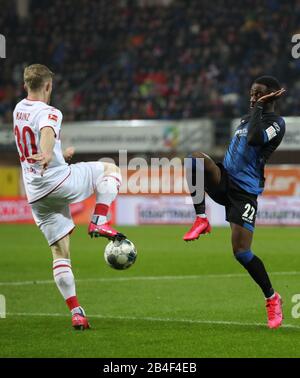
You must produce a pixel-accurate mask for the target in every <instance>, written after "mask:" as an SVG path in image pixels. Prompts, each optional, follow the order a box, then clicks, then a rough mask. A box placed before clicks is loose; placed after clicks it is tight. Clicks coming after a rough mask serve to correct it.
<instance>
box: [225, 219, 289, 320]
mask: <svg viewBox="0 0 300 378" xmlns="http://www.w3.org/2000/svg"><path fill="white" fill-rule="evenodd" d="M230 225H231V230H232V247H233V252H234V255H235V258H236V259H237V261H238V262H239V263H240V264H241V265H242V266H243V267H244V268H245V269H246V270H247V271H248V273H249V274H250V276H251V277H252V278H253V280H254V281H255V282H256V283H257V284H258V285H259V287H260V288H261V290H262V291H263V293H264V296H265V299H266V309H267V316H268V327H269V328H278V327H279V326H280V325H281V323H282V320H283V313H282V299H281V297H280V295H279V294H278V293H276V292H275V290H274V289H273V287H272V284H271V281H270V278H269V276H268V273H267V271H266V268H265V266H264V264H263V262H262V261H261V259H260V258H259V257H257V256H255V255H254V254H253V252H252V251H251V243H252V237H253V234H252V232H251V231H249V230H247V229H245V228H243V227H241V226H239V225H237V224H234V223H231V224H230Z"/></svg>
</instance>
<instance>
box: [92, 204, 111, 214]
mask: <svg viewBox="0 0 300 378" xmlns="http://www.w3.org/2000/svg"><path fill="white" fill-rule="evenodd" d="M108 209H109V206H108V205H105V204H104V203H96V206H95V210H94V215H102V216H104V217H106V216H107V213H108Z"/></svg>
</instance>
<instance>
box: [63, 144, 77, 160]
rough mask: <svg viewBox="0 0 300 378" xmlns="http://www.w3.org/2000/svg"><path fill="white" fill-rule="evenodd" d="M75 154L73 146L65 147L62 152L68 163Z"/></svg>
mask: <svg viewBox="0 0 300 378" xmlns="http://www.w3.org/2000/svg"><path fill="white" fill-rule="evenodd" d="M74 154H75V148H74V147H73V146H71V147H67V148H66V149H65V151H64V153H63V155H64V159H65V161H66V162H67V163H68V162H69V161H70V160H71V159H72V157H73V155H74Z"/></svg>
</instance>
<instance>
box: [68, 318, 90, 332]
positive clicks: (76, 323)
mask: <svg viewBox="0 0 300 378" xmlns="http://www.w3.org/2000/svg"><path fill="white" fill-rule="evenodd" d="M72 326H73V328H74V329H76V330H77V331H84V330H85V329H89V328H90V324H89V322H88V320H87V318H86V317H85V316H83V315H81V314H74V315H72Z"/></svg>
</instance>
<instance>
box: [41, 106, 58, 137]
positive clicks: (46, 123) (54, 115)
mask: <svg viewBox="0 0 300 378" xmlns="http://www.w3.org/2000/svg"><path fill="white" fill-rule="evenodd" d="M61 122H62V113H61V111H60V110H58V109H56V108H48V109H44V110H42V111H41V112H40V115H39V119H38V129H39V131H41V130H42V129H43V128H44V127H51V128H52V129H53V131H54V134H55V137H56V138H58V137H59V132H60V128H61Z"/></svg>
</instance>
